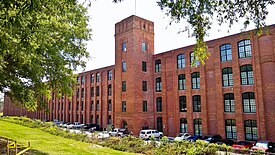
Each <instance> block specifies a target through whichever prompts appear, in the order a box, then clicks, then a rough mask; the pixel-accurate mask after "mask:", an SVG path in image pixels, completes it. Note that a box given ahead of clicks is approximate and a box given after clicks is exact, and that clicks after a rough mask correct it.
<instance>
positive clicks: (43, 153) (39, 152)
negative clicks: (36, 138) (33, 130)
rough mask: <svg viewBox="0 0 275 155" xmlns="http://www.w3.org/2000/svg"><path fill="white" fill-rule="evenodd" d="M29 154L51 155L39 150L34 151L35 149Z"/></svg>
mask: <svg viewBox="0 0 275 155" xmlns="http://www.w3.org/2000/svg"><path fill="white" fill-rule="evenodd" d="M27 154H29V155H49V154H48V153H45V152H41V151H38V150H34V149H30V150H29V151H28V152H27Z"/></svg>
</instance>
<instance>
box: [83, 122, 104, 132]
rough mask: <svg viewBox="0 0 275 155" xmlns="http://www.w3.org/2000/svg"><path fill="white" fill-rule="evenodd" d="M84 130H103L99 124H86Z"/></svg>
mask: <svg viewBox="0 0 275 155" xmlns="http://www.w3.org/2000/svg"><path fill="white" fill-rule="evenodd" d="M82 129H83V130H89V131H102V128H101V127H100V126H99V125H98V124H92V123H89V124H85V125H84V127H83V128H82Z"/></svg>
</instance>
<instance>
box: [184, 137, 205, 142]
mask: <svg viewBox="0 0 275 155" xmlns="http://www.w3.org/2000/svg"><path fill="white" fill-rule="evenodd" d="M201 138H202V137H201V136H191V137H188V138H187V139H186V140H188V141H190V142H196V141H197V140H198V139H201Z"/></svg>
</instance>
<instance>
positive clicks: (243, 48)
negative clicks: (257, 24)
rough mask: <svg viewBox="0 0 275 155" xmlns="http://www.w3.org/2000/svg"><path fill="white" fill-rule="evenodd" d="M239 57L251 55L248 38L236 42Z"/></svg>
mask: <svg viewBox="0 0 275 155" xmlns="http://www.w3.org/2000/svg"><path fill="white" fill-rule="evenodd" d="M238 52H239V58H247V57H251V55H252V54H251V43H250V40H241V41H239V42H238Z"/></svg>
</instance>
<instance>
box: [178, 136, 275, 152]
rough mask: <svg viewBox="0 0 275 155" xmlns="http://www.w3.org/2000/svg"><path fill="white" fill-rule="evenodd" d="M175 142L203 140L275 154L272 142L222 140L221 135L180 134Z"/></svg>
mask: <svg viewBox="0 0 275 155" xmlns="http://www.w3.org/2000/svg"><path fill="white" fill-rule="evenodd" d="M174 140H188V141H191V142H194V141H196V140H201V141H204V142H206V143H217V144H226V145H230V146H232V147H233V148H234V149H236V150H240V149H248V150H252V151H255V150H260V151H263V152H272V153H275V143H274V142H271V141H257V142H256V143H252V142H250V141H238V142H236V141H235V140H232V139H222V137H221V136H220V135H207V136H204V137H201V136H191V135H190V134H189V133H180V134H178V135H177V137H175V139H174Z"/></svg>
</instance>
